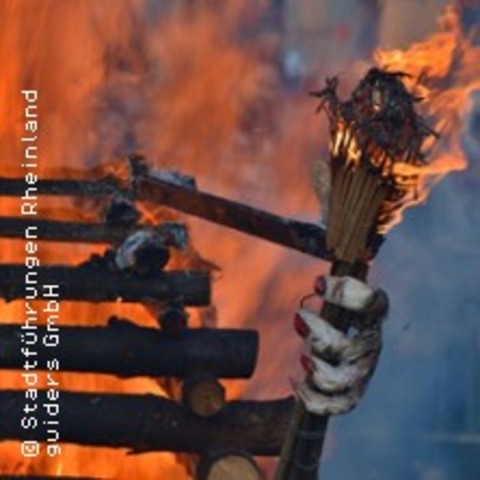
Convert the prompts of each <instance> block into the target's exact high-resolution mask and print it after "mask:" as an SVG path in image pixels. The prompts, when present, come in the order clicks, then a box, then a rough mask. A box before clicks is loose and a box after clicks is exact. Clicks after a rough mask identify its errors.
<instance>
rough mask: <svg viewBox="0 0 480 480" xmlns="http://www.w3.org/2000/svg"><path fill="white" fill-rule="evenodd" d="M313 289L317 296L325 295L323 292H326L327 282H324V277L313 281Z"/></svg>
mask: <svg viewBox="0 0 480 480" xmlns="http://www.w3.org/2000/svg"><path fill="white" fill-rule="evenodd" d="M314 289H315V293H316V294H317V295H324V294H325V290H327V281H326V280H325V277H324V276H323V275H320V276H319V277H317V279H316V280H315V285H314Z"/></svg>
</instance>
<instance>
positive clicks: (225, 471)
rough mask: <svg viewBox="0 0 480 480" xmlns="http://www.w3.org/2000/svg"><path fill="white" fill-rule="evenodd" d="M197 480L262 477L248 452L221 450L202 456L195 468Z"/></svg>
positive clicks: (244, 479) (247, 479)
mask: <svg viewBox="0 0 480 480" xmlns="http://www.w3.org/2000/svg"><path fill="white" fill-rule="evenodd" d="M196 478H197V480H262V479H263V478H264V477H263V475H262V472H261V470H260V468H259V466H258V465H257V463H256V462H255V459H254V458H253V457H252V455H250V454H249V453H248V452H242V451H232V450H228V449H226V450H222V451H220V452H215V453H209V454H207V455H204V456H203V457H202V458H201V459H200V461H199V463H198V466H197V476H196Z"/></svg>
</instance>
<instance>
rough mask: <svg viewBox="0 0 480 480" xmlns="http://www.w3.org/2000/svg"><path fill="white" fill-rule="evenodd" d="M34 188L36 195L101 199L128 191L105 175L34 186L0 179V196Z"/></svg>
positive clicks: (51, 181)
mask: <svg viewBox="0 0 480 480" xmlns="http://www.w3.org/2000/svg"><path fill="white" fill-rule="evenodd" d="M27 186H28V187H32V186H34V187H35V188H36V194H37V195H55V196H56V195H60V196H74V197H99V196H100V197H103V196H108V195H113V194H118V193H121V192H123V193H125V194H126V195H127V196H128V193H129V191H128V189H124V188H123V187H122V183H121V182H120V181H119V180H118V179H117V178H116V177H114V176H111V175H107V176H105V177H102V178H97V179H95V180H87V179H77V180H73V179H55V178H49V179H46V178H44V179H39V180H38V181H37V182H36V183H35V185H27V184H26V182H25V179H24V178H8V177H0V196H8V197H20V196H22V195H24V194H25V188H26V187H27Z"/></svg>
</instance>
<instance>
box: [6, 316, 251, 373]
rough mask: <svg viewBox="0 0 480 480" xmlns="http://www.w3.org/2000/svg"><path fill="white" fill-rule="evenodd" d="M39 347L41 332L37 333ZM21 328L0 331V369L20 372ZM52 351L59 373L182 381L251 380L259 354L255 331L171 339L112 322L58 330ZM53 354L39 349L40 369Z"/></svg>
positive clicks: (190, 333) (191, 333)
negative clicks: (206, 376)
mask: <svg viewBox="0 0 480 480" xmlns="http://www.w3.org/2000/svg"><path fill="white" fill-rule="evenodd" d="M35 332H36V335H37V338H38V339H39V340H38V345H41V342H42V340H41V339H43V338H45V335H46V334H50V335H51V334H52V331H49V330H47V327H45V326H38V327H37V329H36V330H35ZM22 333H23V330H22V329H21V324H8V325H0V369H17V370H19V369H22V368H23V365H24V362H25V357H24V356H23V355H22V353H21V348H22V346H23V343H22V341H21V335H22ZM55 334H58V338H59V339H60V342H59V344H58V346H56V347H55V348H54V351H55V357H56V358H57V359H58V362H59V365H60V369H61V370H63V371H71V372H92V373H106V374H113V375H117V376H119V377H133V376H152V377H163V376H165V377H177V378H185V377H189V376H192V375H196V374H202V373H205V372H209V373H211V374H212V375H215V376H217V377H219V378H249V377H250V376H251V375H252V373H253V371H254V369H255V364H256V360H257V354H258V344H259V339H258V333H257V332H256V331H254V330H226V329H206V328H205V329H203V328H202V329H185V330H184V331H183V332H181V333H178V335H176V336H175V337H172V336H171V335H168V334H165V333H163V332H162V331H161V330H158V329H155V328H145V327H139V326H137V325H135V324H134V323H132V322H130V321H127V320H121V319H116V318H115V317H113V318H112V319H111V320H110V323H109V325H108V326H105V327H71V326H59V327H58V331H57V332H56V333H55ZM51 356H52V349H51V348H45V347H41V346H39V348H38V349H37V356H36V360H37V362H38V369H41V368H45V365H46V364H47V360H48V359H49V358H51Z"/></svg>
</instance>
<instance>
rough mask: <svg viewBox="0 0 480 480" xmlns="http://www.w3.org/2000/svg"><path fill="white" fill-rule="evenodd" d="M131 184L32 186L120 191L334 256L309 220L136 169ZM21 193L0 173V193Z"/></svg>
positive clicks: (79, 192) (88, 192)
mask: <svg viewBox="0 0 480 480" xmlns="http://www.w3.org/2000/svg"><path fill="white" fill-rule="evenodd" d="M133 183H134V184H135V188H134V190H133V191H127V190H122V187H121V183H120V182H119V180H118V179H116V178H114V177H104V178H102V179H99V180H57V179H49V180H39V181H38V182H37V184H36V187H37V189H38V190H37V193H38V194H43V195H69V196H84V197H89V196H105V195H112V194H116V193H117V194H118V193H123V194H124V195H126V196H130V197H132V198H136V199H140V200H148V201H152V202H155V203H160V204H162V205H166V206H168V207H171V208H174V209H176V210H179V211H181V212H184V213H187V214H189V215H194V216H197V217H200V218H203V219H205V220H209V221H211V222H214V223H218V224H220V225H224V226H226V227H229V228H233V229H235V230H238V231H241V232H244V233H247V234H249V235H253V236H256V237H259V238H262V239H264V240H268V241H270V242H273V243H276V244H279V245H283V246H285V247H288V248H292V249H294V250H298V251H300V252H302V253H306V254H308V255H312V256H314V257H318V258H322V259H324V260H332V259H333V257H332V254H331V252H330V251H329V250H328V248H327V246H326V240H325V230H324V229H323V228H322V227H320V226H318V225H315V224H313V223H307V222H301V221H298V220H294V219H289V218H284V217H281V216H279V215H274V214H272V213H269V212H266V211H263V210H260V209H257V208H255V207H251V206H248V205H244V204H241V203H238V202H234V201H232V200H227V199H224V198H221V197H218V196H215V195H211V194H208V193H205V192H201V191H198V190H196V189H195V188H191V186H188V185H182V184H179V183H175V182H168V181H166V180H159V179H158V178H155V177H153V176H151V175H146V174H144V175H142V174H140V175H139V176H138V178H135V179H134V182H133ZM24 192H25V181H24V179H18V178H17V179H12V178H5V177H0V196H1V195H4V196H5V195H9V196H20V195H23V194H24Z"/></svg>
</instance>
